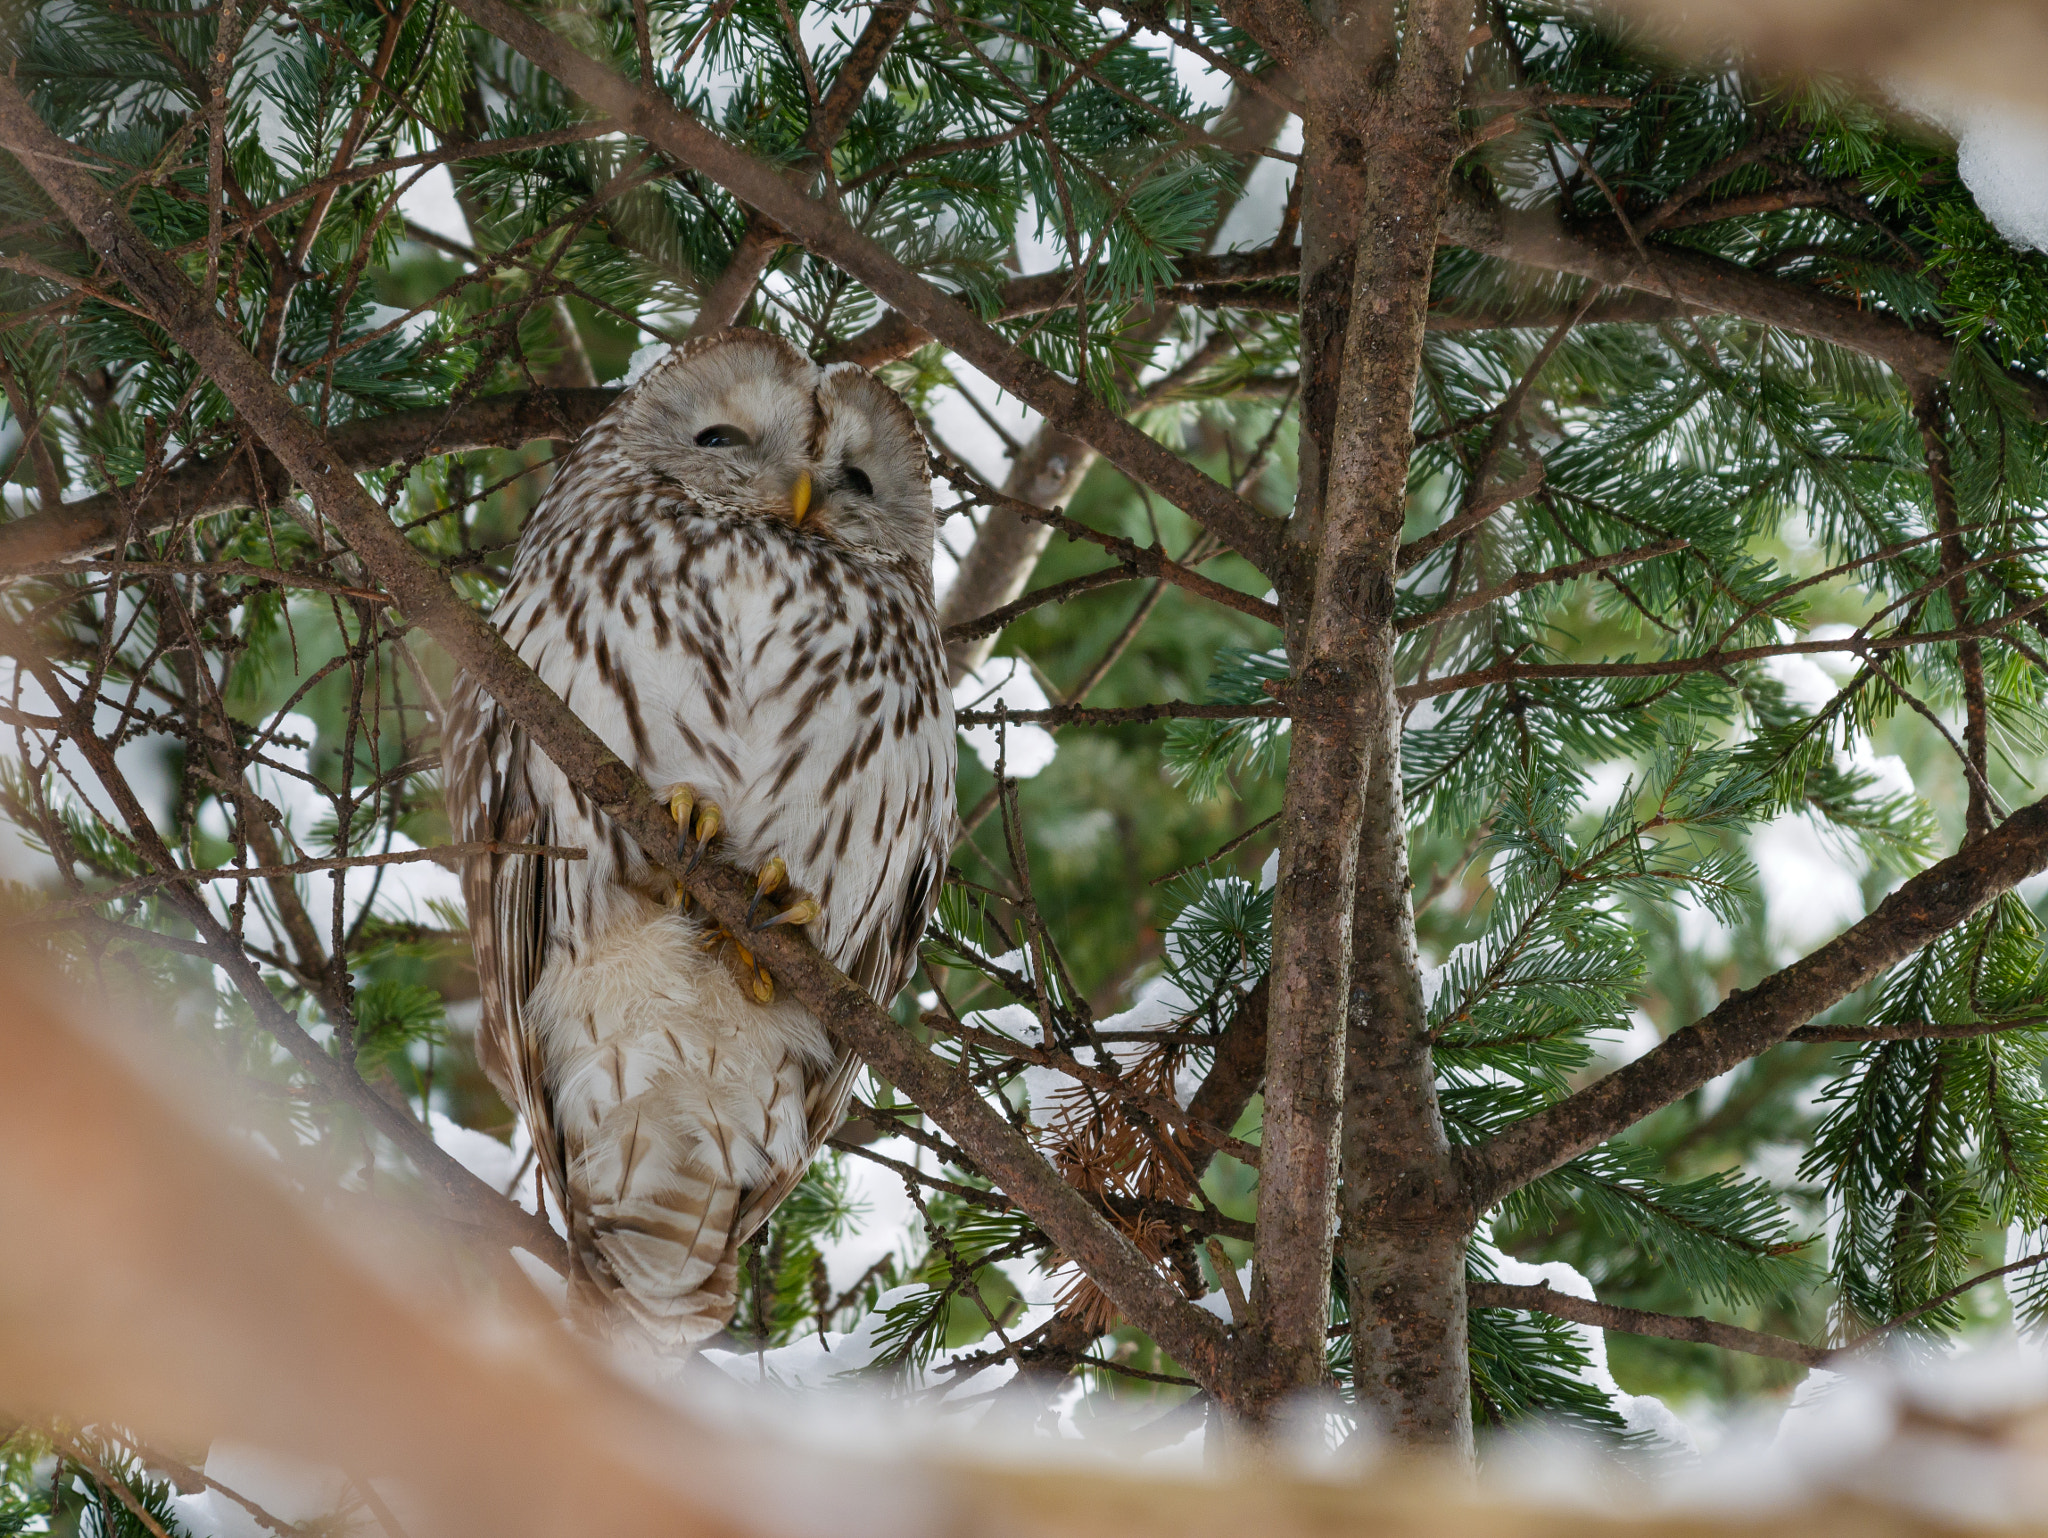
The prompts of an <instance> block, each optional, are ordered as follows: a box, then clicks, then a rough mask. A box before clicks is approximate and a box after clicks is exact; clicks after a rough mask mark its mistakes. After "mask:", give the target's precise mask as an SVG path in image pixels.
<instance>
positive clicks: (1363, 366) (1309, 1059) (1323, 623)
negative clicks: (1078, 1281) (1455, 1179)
mask: <svg viewBox="0 0 2048 1538" xmlns="http://www.w3.org/2000/svg"><path fill="white" fill-rule="evenodd" d="M1274 9H1277V8H1274ZM1388 14H1389V13H1388V12H1387V11H1385V10H1383V9H1381V8H1378V7H1372V8H1365V7H1361V8H1358V9H1355V10H1344V11H1341V12H1336V13H1326V14H1323V15H1318V17H1317V18H1316V19H1317V20H1318V22H1319V23H1321V26H1322V28H1323V29H1324V30H1325V32H1326V35H1327V36H1328V38H1329V45H1328V47H1327V49H1326V50H1325V52H1326V53H1327V54H1328V55H1329V56H1330V57H1332V58H1337V59H1341V60H1342V62H1343V65H1344V67H1343V68H1340V69H1334V70H1331V69H1327V68H1325V69H1321V70H1319V72H1318V75H1319V78H1320V79H1321V81H1322V82H1323V83H1322V85H1321V86H1320V88H1319V89H1317V90H1316V92H1315V94H1314V96H1313V98H1312V100H1311V102H1310V103H1309V106H1308V110H1307V112H1306V114H1305V116H1304V131H1303V140H1304V159H1303V187H1304V196H1303V245H1302V249H1303V270H1304V279H1303V285H1302V292H1303V298H1302V382H1303V388H1302V428H1301V441H1302V445H1303V447H1302V451H1301V465H1302V474H1301V487H1300V491H1299V494H1298V500H1297V502H1296V507H1295V513H1294V517H1293V519H1292V520H1291V522H1290V525H1289V530H1288V544H1289V547H1290V549H1291V550H1293V551H1297V552H1300V553H1301V554H1302V556H1304V557H1312V558H1313V561H1314V582H1313V586H1312V588H1311V590H1310V591H1309V592H1308V593H1306V594H1304V593H1302V592H1300V591H1299V590H1296V591H1292V592H1289V591H1287V589H1286V588H1283V601H1284V603H1285V606H1286V608H1287V611H1288V622H1289V623H1288V643H1289V651H1290V653H1291V656H1292V660H1293V663H1294V674H1295V677H1294V682H1293V683H1292V684H1291V685H1290V687H1289V691H1288V698H1289V703H1290V704H1291V705H1292V706H1293V708H1294V728H1293V738H1292V746H1291V748H1290V750H1289V751H1290V759H1289V767H1288V778H1287V797H1286V802H1285V805H1284V808H1283V813H1282V821H1281V841H1280V877H1279V885H1278V890H1277V895H1276V898H1275V903H1274V918H1273V970H1272V977H1271V989H1272V993H1271V1000H1270V1003H1269V1010H1268V1021H1267V1057H1266V1114H1265V1131H1264V1136H1263V1141H1262V1149H1263V1152H1262V1156H1261V1173H1260V1182H1259V1217H1258V1244H1257V1265H1256V1268H1255V1270H1254V1274H1253V1285H1254V1295H1253V1298H1252V1313H1253V1316H1254V1325H1253V1328H1254V1330H1255V1332H1256V1334H1257V1336H1258V1338H1259V1339H1260V1341H1261V1343H1262V1345H1263V1346H1264V1348H1265V1350H1266V1352H1267V1364H1266V1365H1267V1373H1266V1376H1265V1377H1264V1379H1263V1381H1261V1382H1259V1383H1257V1384H1255V1385H1252V1386H1251V1388H1250V1397H1251V1398H1252V1400H1253V1403H1252V1405H1250V1406H1249V1407H1248V1408H1251V1409H1252V1410H1254V1411H1255V1412H1256V1411H1257V1410H1259V1409H1261V1408H1263V1406H1264V1404H1265V1403H1269V1402H1270V1398H1271V1397H1273V1396H1277V1395H1279V1394H1281V1393H1285V1392H1287V1391H1289V1390H1292V1389H1299V1388H1305V1387H1309V1386H1312V1385H1314V1384H1316V1383H1318V1382H1320V1381H1321V1379H1322V1376H1323V1363H1324V1352H1325V1345H1324V1341H1325V1335H1326V1332H1327V1329H1328V1322H1329V1304H1330V1299H1329V1287H1330V1263H1331V1255H1332V1231H1333V1228H1334V1226H1335V1219H1336V1200H1337V1177H1338V1169H1339V1139H1338V1128H1339V1122H1340V1107H1341V1103H1342V1099H1343V1095H1344V1089H1345V1085H1344V1073H1343V1067H1344V1060H1345V1052H1346V1033H1347V1029H1348V1028H1349V1026H1350V1023H1351V1019H1352V1017H1353V1015H1354V1014H1355V1013H1361V1011H1355V1010H1354V1009H1353V1008H1352V1006H1351V1004H1350V996H1351V989H1352V987H1353V986H1354V982H1353V977H1352V969H1353V932H1352V924H1353V908H1354V892H1355V889H1356V888H1357V886H1358V885H1359V884H1360V883H1361V882H1363V883H1364V885H1365V887H1366V889H1367V890H1368V891H1370V892H1373V893H1375V894H1382V893H1383V892H1384V890H1385V888H1386V885H1387V883H1389V882H1393V883H1395V884H1396V885H1397V886H1398V884H1399V883H1400V882H1402V881H1405V877H1406V872H1405V869H1396V870H1392V871H1390V870H1389V869H1388V868H1386V862H1387V859H1388V856H1389V851H1390V850H1396V849H1398V848H1399V846H1400V845H1401V843H1402V842H1403V840H1404V839H1405V829H1404V828H1399V827H1392V826H1389V827H1385V828H1383V829H1382V830H1381V831H1380V832H1379V833H1377V834H1375V835H1374V836H1373V837H1371V838H1370V839H1367V840H1365V842H1366V843H1367V844H1368V845H1369V846H1370V848H1371V851H1372V855H1373V858H1374V859H1375V860H1376V861H1378V862H1379V867H1378V868H1375V869H1372V870H1366V869H1363V868H1362V867H1361V864H1360V849H1361V834H1362V831H1363V829H1364V828H1365V826H1366V824H1367V823H1368V821H1369V820H1370V819H1369V815H1368V803H1369V799H1370V798H1369V795H1368V787H1369V775H1370V772H1371V770H1372V768H1373V761H1374V759H1375V758H1376V757H1377V758H1385V759H1387V760H1388V762H1387V765H1386V769H1387V773H1388V774H1389V775H1390V776H1392V777H1393V779H1394V782H1395V783H1398V776H1399V764H1398V756H1397V753H1396V751H1395V750H1394V749H1393V746H1392V745H1393V744H1394V743H1395V741H1396V740H1397V731H1398V728H1397V725H1396V723H1395V721H1394V718H1393V716H1392V714H1391V701H1392V684H1393V677H1392V662H1393V645H1394V638H1395V631H1394V576H1395V562H1396V559H1397V553H1398V550H1399V546H1400V536H1401V524H1402V520H1403V517H1404V515H1405V511H1406V497H1407V482H1408V461H1409V455H1410V452H1411V449H1412V446H1413V445H1412V431H1411V427H1410V422H1411V416H1412V410H1413V405H1414V392H1415V381H1416V372H1417V367H1418V364H1419V362H1420V358H1421V350H1422V338H1423V332H1424V327H1425V324H1426V320H1427V312H1428V305H1429V284H1430V275H1431V271H1432V269H1433V266H1434V262H1435V255H1436V235H1437V224H1438V221H1439V219H1440V218H1441V215H1442V210H1443V204H1444V198H1445V194H1446V190H1447V186H1448V179H1449V174H1450V168H1451V165H1452V163H1453V161H1454V160H1455V158H1456V156H1457V154H1458V151H1459V149H1460V147H1461V139H1460V134H1459V129H1458V116H1457V114H1458V100H1459V88H1460V84H1461V74H1462V60H1463V56H1464V43H1465V38H1466V35H1467V25H1466V24H1467V22H1468V20H1469V16H1470V7H1469V5H1466V4H1461V3H1459V0H1431V3H1416V4H1413V5H1411V6H1410V7H1409V8H1408V10H1407V13H1406V17H1405V22H1404V25H1403V28H1402V33H1403V35H1402V37H1401V39H1400V42H1399V47H1398V54H1394V53H1393V48H1394V44H1393V40H1392V39H1391V38H1390V37H1386V36H1385V35H1384V34H1383V29H1384V27H1385V25H1386V17H1387V15H1388ZM1286 20H1287V21H1288V22H1290V23H1291V21H1292V18H1291V17H1288V18H1286ZM1384 801H1385V798H1382V805H1381V807H1380V816H1381V818H1382V819H1384V818H1385V817H1386V816H1387V815H1388V809H1387V807H1386V806H1385V805H1384ZM1392 815H1394V816H1398V801H1397V800H1396V801H1395V803H1394V805H1393V808H1392ZM1395 865H1396V867H1400V866H1403V865H1405V861H1401V860H1396V861H1395ZM1373 911H1374V912H1375V913H1379V912H1382V911H1383V904H1382V903H1381V902H1380V901H1379V900H1378V899H1377V897H1376V899H1375V902H1374V904H1373ZM1381 939H1382V937H1379V936H1375V937H1374V939H1373V943H1376V944H1377V943H1380V942H1381ZM1411 944H1412V942H1411ZM1378 964H1379V962H1378V961H1377V960H1376V963H1375V965H1376V967H1377V966H1378ZM1395 965H1397V966H1398V963H1396V964H1395ZM1407 965H1408V967H1409V970H1410V971H1412V950H1411V960H1410V961H1409V962H1408V964H1407ZM1382 986H1383V987H1385V988H1389V989H1394V990H1395V991H1398V987H1397V984H1396V982H1395V981H1394V980H1393V979H1392V978H1391V977H1389V978H1386V979H1383V981H1382ZM1410 986H1411V987H1417V988H1419V985H1414V984H1412V983H1411V984H1410ZM1362 1014H1363V1016H1364V1018H1365V1019H1366V1020H1367V1021H1368V1022H1369V1023H1371V1024H1372V1025H1373V1026H1374V1027H1375V1028H1376V1026H1377V1024H1378V1023H1379V1020H1380V1017H1379V1016H1378V1014H1377V1013H1376V1012H1375V1011H1373V1010H1372V1009H1371V1008H1369V1007H1368V1008H1365V1009H1364V1010H1363V1011H1362ZM1397 1034H1398V1028H1397ZM1413 1051H1419V1055H1420V1060H1421V1062H1422V1063H1423V1064H1424V1066H1423V1067H1422V1068H1421V1070H1420V1071H1421V1073H1422V1074H1423V1075H1424V1077H1425V1078H1426V1076H1427V1071H1428V1070H1427V1067H1426V1064H1427V1052H1426V1049H1420V1048H1410V1047H1408V1046H1405V1045H1404V1044H1403V1043H1401V1042H1399V1041H1393V1042H1391V1043H1390V1044H1389V1045H1388V1046H1387V1047H1386V1050H1385V1054H1384V1055H1385V1056H1387V1057H1388V1058H1389V1059H1390V1061H1393V1062H1394V1064H1395V1070H1394V1071H1395V1072H1397V1074H1399V1075H1401V1076H1409V1077H1412V1075H1413V1074H1414V1072H1416V1069H1415V1067H1414V1065H1413V1063H1403V1062H1400V1061H1399V1060H1400V1059H1401V1058H1402V1055H1403V1053H1404V1052H1413ZM1424 1099H1425V1100H1427V1099H1428V1096H1427V1094H1426V1092H1425V1095H1424ZM1429 1103H1430V1104H1431V1105H1432V1106H1433V1101H1430V1102H1429ZM1381 1173H1385V1172H1381ZM1462 1244H1463V1234H1462V1231H1459V1232H1457V1233H1456V1235H1455V1238H1448V1237H1446V1236H1444V1235H1441V1234H1435V1233H1430V1234H1423V1235H1415V1236H1411V1240H1410V1254H1411V1257H1412V1258H1413V1259H1414V1261H1415V1262H1416V1263H1418V1264H1420V1265H1422V1266H1423V1268H1424V1270H1425V1272H1427V1273H1428V1274H1430V1275H1435V1274H1437V1273H1440V1272H1441V1271H1442V1269H1443V1263H1442V1260H1441V1258H1440V1256H1431V1255H1428V1254H1426V1253H1425V1252H1426V1251H1428V1250H1429V1249H1430V1248H1431V1247H1432V1246H1434V1247H1435V1248H1437V1249H1443V1248H1447V1247H1456V1248H1458V1249H1459V1250H1460V1251H1461V1252H1462ZM1401 1280H1402V1281H1404V1282H1405V1281H1406V1280H1407V1278H1405V1277H1404V1278H1402V1279H1401ZM1417 1306H1418V1307H1419V1308H1421V1309H1423V1310H1424V1311H1425V1312H1431V1313H1438V1314H1443V1315H1444V1316H1445V1317H1446V1319H1447V1320H1448V1318H1449V1317H1451V1316H1453V1315H1454V1316H1455V1319H1456V1321H1457V1323H1458V1324H1459V1325H1462V1321H1463V1301H1462V1296H1458V1297H1454V1298H1451V1299H1438V1300H1434V1301H1423V1302H1420V1303H1418V1305H1417ZM1443 1344H1445V1345H1449V1344H1452V1343H1451V1342H1449V1341H1448V1340H1446V1341H1445V1342H1443ZM1396 1365H1397V1366H1398V1364H1396ZM1360 1371H1361V1379H1360V1384H1361V1389H1367V1388H1368V1385H1372V1386H1373V1387H1372V1389H1371V1392H1383V1393H1386V1394H1389V1395H1391V1396H1392V1397H1391V1400H1390V1402H1387V1403H1379V1402H1375V1401H1373V1400H1371V1399H1370V1398H1367V1399H1366V1401H1365V1403H1366V1407H1367V1408H1369V1409H1370V1410H1372V1411H1373V1412H1374V1413H1375V1414H1377V1415H1378V1416H1379V1417H1380V1418H1381V1419H1383V1420H1385V1421H1386V1422H1387V1423H1388V1424H1389V1425H1390V1426H1392V1427H1394V1428H1395V1429H1396V1431H1397V1433H1398V1434H1402V1435H1405V1436H1409V1437H1410V1438H1412V1439H1413V1440H1417V1441H1437V1442H1445V1441H1449V1442H1453V1443H1455V1442H1456V1440H1457V1438H1458V1435H1459V1427H1460V1426H1461V1425H1463V1426H1466V1427H1469V1421H1466V1422H1456V1421H1455V1419H1453V1420H1451V1421H1450V1422H1448V1423H1446V1422H1445V1418H1444V1417H1443V1416H1442V1415H1440V1414H1439V1413H1438V1412H1437V1411H1436V1410H1435V1409H1434V1408H1433V1406H1434V1404H1435V1400H1436V1397H1437V1395H1436V1393H1434V1392H1433V1391H1432V1390H1431V1389H1430V1388H1429V1387H1428V1386H1425V1385H1422V1384H1420V1383H1415V1384H1412V1385H1411V1384H1410V1383H1409V1382H1408V1381H1407V1380H1406V1379H1402V1380H1400V1381H1396V1380H1394V1379H1392V1378H1387V1377H1378V1378H1375V1377H1374V1376H1372V1375H1373V1374H1374V1373H1376V1372H1378V1371H1379V1369H1378V1368H1375V1367H1372V1366H1367V1365H1363V1364H1362V1365H1361V1367H1360ZM1437 1372H1438V1373H1439V1374H1449V1375H1451V1376H1455V1377H1457V1378H1458V1379H1459V1380H1460V1386H1461V1388H1462V1376H1463V1374H1462V1357H1461V1356H1460V1357H1454V1358H1449V1359H1445V1360H1441V1361H1439V1362H1438V1363H1437ZM1411 1394H1412V1396H1413V1397H1414V1400H1415V1402H1414V1404H1412V1405H1411V1404H1409V1403H1407V1402H1406V1400H1407V1399H1408V1398H1409V1397H1410V1396H1411ZM1468 1434H1469V1433H1468Z"/></svg>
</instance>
